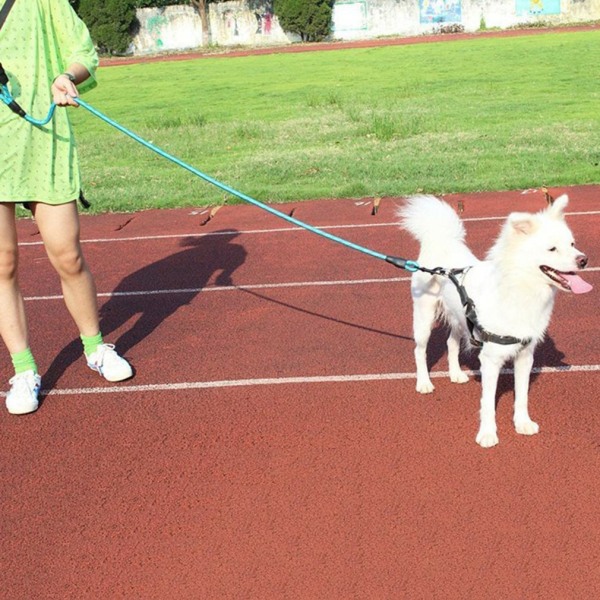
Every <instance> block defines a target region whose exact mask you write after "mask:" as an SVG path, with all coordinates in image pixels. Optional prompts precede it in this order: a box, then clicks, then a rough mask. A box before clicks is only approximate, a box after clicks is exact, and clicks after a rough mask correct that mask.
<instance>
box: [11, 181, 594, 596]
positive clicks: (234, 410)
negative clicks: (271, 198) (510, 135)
mask: <svg viewBox="0 0 600 600" xmlns="http://www.w3.org/2000/svg"><path fill="white" fill-rule="evenodd" d="M559 191H560V190H551V193H553V194H554V195H556V194H557V193H559ZM569 193H570V195H571V199H572V201H571V204H570V206H569V212H570V213H577V214H572V215H571V216H570V217H569V221H570V224H571V226H572V228H573V230H574V231H575V233H576V236H577V239H578V246H579V247H580V248H581V249H584V250H586V251H587V252H588V254H589V256H590V269H589V272H588V273H587V275H586V278H587V279H588V280H589V281H590V282H591V283H593V284H594V285H595V287H596V290H598V289H600V281H599V278H598V270H597V269H598V267H597V265H598V264H599V261H598V245H597V241H596V240H597V233H596V232H597V231H598V227H599V226H600V211H599V210H598V202H597V197H598V189H595V188H593V187H581V188H571V189H569ZM447 199H448V200H449V201H450V202H452V203H453V204H454V205H455V206H458V202H459V201H460V202H462V205H463V206H464V213H463V217H464V218H465V219H466V220H467V221H466V226H467V230H468V236H469V237H468V239H469V241H470V243H471V246H472V247H473V248H474V250H475V251H476V252H477V253H478V254H480V255H481V254H483V252H484V251H485V250H486V249H487V247H488V246H489V245H490V244H491V241H492V239H493V238H494V236H495V235H496V232H497V231H498V228H499V225H500V220H499V219H498V218H497V217H504V216H505V215H506V214H507V213H508V212H510V211H512V210H537V209H539V208H542V207H543V203H544V200H543V195H542V194H541V192H539V191H530V192H529V193H521V192H510V193H497V194H492V193H489V194H481V195H470V196H461V197H460V198H459V197H458V196H456V197H449V198H447ZM400 202H401V200H394V199H387V198H385V199H383V200H382V204H381V207H380V210H379V212H378V213H377V215H375V216H373V215H371V203H370V202H368V201H364V202H354V201H326V202H310V203H298V204H294V205H286V206H283V207H282V209H283V210H286V211H290V212H291V211H292V210H293V211H294V216H295V217H297V218H299V219H301V220H305V221H306V222H309V223H311V224H313V225H317V226H327V227H335V228H334V229H330V231H332V232H333V233H336V234H338V235H341V236H342V237H345V238H348V239H350V240H352V241H354V242H357V243H359V244H363V245H366V246H368V247H370V248H373V249H375V250H378V251H381V252H383V253H386V254H395V255H400V256H405V257H408V258H414V257H415V256H416V246H415V244H414V243H413V242H412V241H411V240H410V239H408V238H407V236H406V235H404V234H402V233H401V232H400V231H399V230H398V228H397V227H396V225H395V224H394V220H395V216H394V206H395V205H396V204H397V203H400ZM207 217H208V213H207V212H206V209H196V210H191V209H186V210H175V211H161V212H156V211H148V212H141V213H138V214H133V215H106V216H100V217H97V216H94V217H91V216H90V217H88V216H83V217H82V221H83V238H84V240H85V249H86V254H87V257H88V260H89V262H90V263H91V266H92V269H93V271H94V272H95V275H96V280H97V284H98V289H99V293H100V294H101V296H100V299H101V304H102V315H103V320H102V328H103V331H104V332H105V334H106V337H107V338H108V339H109V341H113V342H116V343H117V345H118V347H119V348H120V349H121V350H122V351H123V352H124V353H125V354H126V355H127V357H128V358H129V359H130V360H131V362H132V363H133V365H134V366H135V369H136V376H135V378H134V379H132V380H131V381H129V382H126V383H124V384H121V385H117V386H114V385H111V384H108V383H105V382H103V381H101V380H99V379H98V377H97V375H96V374H95V373H93V372H91V371H89V370H88V369H87V368H86V367H85V365H84V363H83V361H82V359H81V358H80V347H79V344H78V342H77V339H76V337H77V333H76V331H75V329H74V327H73V326H72V325H71V322H70V320H69V319H68V316H67V314H66V312H65V308H64V306H63V304H62V300H61V298H60V290H59V286H58V283H57V281H56V277H55V276H54V275H53V273H52V270H51V268H50V266H49V264H48V261H47V259H46V258H45V255H44V252H43V248H42V246H41V245H40V243H39V236H38V235H37V231H36V228H35V224H34V223H33V222H31V221H23V222H20V223H19V227H20V236H21V237H20V239H21V242H22V244H23V245H22V248H21V253H22V258H21V264H22V284H23V288H24V291H25V294H26V296H27V310H28V314H29V319H30V323H31V330H32V345H33V349H34V351H35V353H36V355H37V357H38V361H39V363H40V367H41V369H42V373H43V378H44V379H43V387H44V389H45V390H46V391H47V392H48V393H47V395H45V397H44V400H43V403H42V405H41V407H40V409H39V411H38V412H37V413H35V414H33V415H29V416H24V417H14V416H10V415H8V414H6V413H5V412H4V411H2V412H1V413H0V429H1V432H2V438H1V439H2V442H1V445H0V447H1V453H2V456H1V463H0V464H1V473H0V478H1V479H0V480H1V484H2V496H1V500H0V506H1V517H2V518H1V520H0V523H1V525H0V527H1V530H0V539H1V540H2V552H1V554H0V572H1V573H2V584H1V586H0V589H2V594H1V595H2V597H3V598H7V599H8V598H10V599H36V600H39V599H46V598H48V599H50V598H57V599H70V598H73V599H77V600H83V599H94V600H95V599H98V598H103V599H104V598H106V599H112V598H127V599H132V598H135V599H138V598H140V599H142V598H143V599H157V600H158V599H161V600H164V599H171V598H174V599H211V600H212V599H226V598H232V599H233V598H236V599H237V598H243V599H268V600H275V599H315V600H317V599H318V600H323V599H327V600H334V599H340V600H346V599H349V598H359V599H366V598H369V599H371V598H373V599H387V598H390V599H398V598H410V599H414V598H427V599H429V598H444V599H447V598H457V599H458V598H460V599H464V598H477V599H479V598H502V599H505V598H545V599H547V598H561V599H564V598H578V599H582V598H583V599H585V598H590V599H591V598H596V597H597V593H598V590H599V589H600V567H599V565H600V545H599V544H598V523H599V522H600V508H599V503H598V497H599V493H600V479H599V477H598V473H599V472H600V416H599V414H600V413H599V411H598V410H597V389H598V376H599V374H598V373H599V372H598V369H600V366H599V363H600V360H599V347H600V341H599V339H600V336H599V333H598V325H599V320H598V317H597V310H598V300H597V291H594V292H592V293H590V294H587V295H585V296H569V295H566V294H561V295H560V296H559V298H558V299H557V303H556V309H555V313H554V316H553V321H552V323H551V326H550V330H549V336H548V339H547V340H546V342H545V343H544V344H543V345H542V346H541V348H539V351H538V353H537V361H536V366H537V367H538V368H539V367H546V368H547V370H545V371H544V372H541V373H539V372H538V373H537V374H535V375H534V377H533V381H532V386H531V409H532V415H533V417H534V418H535V419H536V420H537V421H539V423H540V425H541V432H540V434H539V435H537V436H534V437H531V438H526V437H522V436H517V435H516V434H515V433H514V431H513V429H512V423H511V417H512V415H511V411H512V399H513V394H512V390H511V386H512V377H510V376H508V375H507V376H503V377H502V378H501V382H500V399H499V406H498V422H499V433H500V445H499V446H497V447H496V448H493V449H491V450H483V449H481V448H480V447H479V446H477V445H476V444H475V441H474V438H475V433H476V430H477V419H478V415H477V412H478V402H479V383H478V382H477V380H476V378H475V379H474V380H472V381H471V382H470V383H468V384H466V385H463V386H457V385H453V384H451V383H449V381H448V380H447V379H446V378H439V379H437V380H436V386H437V389H436V392H435V394H434V395H432V396H427V397H423V396H420V395H417V394H416V392H415V391H414V384H415V381H414V378H413V362H412V341H411V339H410V338H411V307H410V295H409V289H408V283H407V281H408V278H407V274H406V273H405V272H403V271H399V270H397V269H394V268H393V267H392V266H390V265H388V264H386V263H384V262H383V261H377V260H375V259H373V258H370V257H367V256H363V255H362V254H359V253H357V252H354V251H352V250H348V249H346V248H344V247H342V246H339V245H336V244H333V243H331V242H329V241H327V240H323V239H321V238H319V237H317V236H315V235H313V234H311V233H307V232H305V231H300V230H296V229H293V228H291V227H289V226H288V224H287V223H285V222H283V221H281V220H278V219H276V218H275V217H273V216H271V215H269V214H267V213H264V212H262V211H260V210H259V209H257V208H254V207H251V206H232V207H224V208H222V209H221V210H219V211H218V212H217V213H216V214H215V216H214V218H212V219H211V220H209V221H208V222H206V223H205V224H203V223H204V222H205V221H206V220H207ZM443 347H444V339H443V335H442V332H437V333H436V335H435V336H434V340H433V360H434V363H435V364H434V367H433V368H434V371H436V372H438V374H440V373H443V371H445V369H446V365H445V362H444V357H443ZM465 360H466V362H465V364H466V366H467V367H470V368H471V369H477V362H476V360H474V359H473V358H468V357H467V358H466V359H465ZM567 366H571V368H570V369H567V368H566V367H567ZM10 375H11V373H10V371H9V366H8V360H6V359H5V360H4V361H3V362H2V364H1V365H0V377H1V378H2V380H3V381H5V380H7V379H8V378H9V377H10Z"/></svg>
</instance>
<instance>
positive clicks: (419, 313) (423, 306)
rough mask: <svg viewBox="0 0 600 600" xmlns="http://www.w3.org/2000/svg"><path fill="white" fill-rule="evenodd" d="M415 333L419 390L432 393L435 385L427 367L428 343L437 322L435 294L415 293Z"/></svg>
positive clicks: (423, 392) (421, 392)
mask: <svg viewBox="0 0 600 600" xmlns="http://www.w3.org/2000/svg"><path fill="white" fill-rule="evenodd" d="M413 297H414V305H413V333H414V338H415V363H416V366H417V387H416V389H417V392H419V393H420V394H430V393H431V392H433V390H434V389H435V388H434V385H433V383H431V379H430V377H429V369H428V367H427V344H428V342H429V338H430V336H431V330H432V329H433V325H434V322H435V317H436V312H437V304H438V299H437V296H435V295H430V294H427V293H425V294H422V295H420V296H419V297H417V296H416V295H414V294H413Z"/></svg>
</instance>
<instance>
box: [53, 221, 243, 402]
mask: <svg viewBox="0 0 600 600" xmlns="http://www.w3.org/2000/svg"><path fill="white" fill-rule="evenodd" d="M238 235H239V232H238V231H235V230H224V231H217V232H214V233H210V234H208V235H205V236H201V237H189V238H186V239H184V240H182V242H181V246H182V247H183V250H181V251H180V252H176V253H174V254H171V255H170V256H167V257H165V258H162V259H160V260H157V261H156V262H153V263H151V264H149V265H147V266H145V267H142V268H141V269H138V270H137V271H134V272H133V273H131V274H129V275H127V276H126V277H125V278H124V279H123V280H122V281H121V282H120V283H119V284H118V285H117V287H116V288H115V289H114V290H113V292H112V293H111V296H110V298H109V300H108V301H107V302H106V303H105V304H104V305H102V306H101V308H100V331H101V332H102V335H103V337H104V340H105V341H106V342H110V343H114V344H115V345H116V349H117V351H118V352H119V354H121V355H126V354H127V352H128V351H129V350H131V349H132V348H133V347H135V346H136V345H137V344H139V343H140V342H141V341H142V340H143V339H144V338H146V337H147V336H149V335H150V334H152V333H153V332H154V331H155V330H156V329H157V328H158V327H160V325H161V324H162V323H164V321H165V320H166V319H168V318H169V317H170V316H171V315H172V314H174V313H175V312H176V311H177V310H178V309H179V308H180V307H182V306H185V305H186V304H189V303H190V302H192V300H193V299H194V298H195V297H196V296H197V295H198V294H199V293H200V292H201V291H202V290H203V289H204V288H205V287H206V285H207V284H208V282H209V281H211V279H212V277H213V276H214V275H215V274H217V276H216V278H215V280H214V283H215V284H216V285H218V286H230V285H232V284H233V283H232V279H231V278H232V275H233V273H234V271H235V270H236V269H237V268H238V267H240V266H241V265H242V264H243V263H244V261H245V260H246V254H247V253H246V250H245V249H244V247H243V246H241V245H240V244H236V243H233V240H234V239H235V238H236V237H237V236H238ZM113 260H115V258H114V257H113ZM132 319H136V320H135V322H134V323H133V324H132V326H131V327H130V328H129V329H127V330H126V331H124V332H123V333H121V334H120V336H119V337H118V338H116V339H115V338H114V337H113V336H112V335H111V334H113V333H114V332H115V331H117V330H119V329H120V328H121V327H123V326H124V325H125V324H126V323H128V322H129V321H130V320H132ZM79 360H81V361H84V360H85V359H84V358H83V355H82V345H81V340H80V339H79V337H77V338H75V339H74V340H72V341H71V342H70V343H69V344H68V345H67V346H65V347H64V348H63V349H62V350H61V352H60V353H59V354H58V356H56V358H55V359H54V360H53V361H52V364H51V365H50V366H49V368H48V370H47V371H46V373H45V374H44V375H43V377H42V380H43V388H44V390H45V391H49V390H51V389H52V388H54V387H55V386H56V383H57V382H58V381H59V379H60V378H61V377H62V375H63V374H64V372H65V371H66V370H67V369H68V368H69V367H70V366H71V365H72V364H73V363H75V362H76V361H79Z"/></svg>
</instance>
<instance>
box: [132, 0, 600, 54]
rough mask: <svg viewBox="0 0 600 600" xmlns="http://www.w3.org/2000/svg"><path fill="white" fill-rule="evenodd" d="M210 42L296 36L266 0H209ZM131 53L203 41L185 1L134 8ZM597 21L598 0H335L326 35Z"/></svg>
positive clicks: (249, 42) (256, 42) (260, 42)
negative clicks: (136, 28)
mask: <svg viewBox="0 0 600 600" xmlns="http://www.w3.org/2000/svg"><path fill="white" fill-rule="evenodd" d="M209 6H210V11H209V13H210V14H209V21H210V32H209V43H210V44H212V45H215V46H225V47H231V46H268V45H281V44H288V43H292V42H296V41H298V37H297V36H294V35H292V34H289V33H286V32H284V31H283V30H282V29H281V26H280V25H279V21H278V19H277V17H276V16H275V15H274V14H273V9H272V2H271V1H270V0H232V1H231V2H219V3H212V4H210V5H209ZM138 20H139V21H140V25H141V27H140V32H139V33H138V35H137V36H136V37H135V39H134V42H133V45H132V52H133V53H134V54H144V53H155V52H161V51H166V50H185V49H190V48H198V47H201V46H202V43H203V42H202V27H201V23H200V17H199V16H198V15H197V14H196V12H195V11H194V10H193V9H192V8H191V7H190V6H169V7H166V8H164V9H158V8H143V9H139V10H138ZM596 20H600V0H337V1H336V3H335V5H334V8H333V29H332V35H331V38H332V39H338V40H353V39H369V38H376V37H383V36H409V35H420V34H424V33H431V32H434V31H437V30H439V29H440V28H442V27H444V26H449V25H452V24H458V25H461V26H462V27H463V28H464V30H465V31H468V32H472V31H478V30H479V29H480V28H481V27H482V25H483V26H485V27H487V28H507V27H512V26H514V25H524V24H527V23H529V24H534V23H536V22H539V21H543V22H545V23H552V24H555V25H558V24H561V23H578V22H586V21H596Z"/></svg>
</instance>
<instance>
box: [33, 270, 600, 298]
mask: <svg viewBox="0 0 600 600" xmlns="http://www.w3.org/2000/svg"><path fill="white" fill-rule="evenodd" d="M598 271H600V267H590V268H588V269H586V270H585V273H595V272H598ZM408 281H410V275H407V276H405V277H382V278H374V279H339V280H334V281H290V282H284V283H249V284H242V285H227V286H214V287H199V288H179V289H169V290H132V291H131V292H101V293H98V294H97V296H98V297H99V298H111V297H117V296H119V297H127V296H156V295H162V294H201V293H202V294H203V293H206V292H235V291H239V290H242V291H243V290H268V289H285V288H305V287H320V286H344V285H371V284H384V283H402V282H408ZM62 298H63V297H62V295H61V294H57V295H52V296H27V297H25V298H24V299H25V300H26V301H29V302H31V301H39V300H62Z"/></svg>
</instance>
